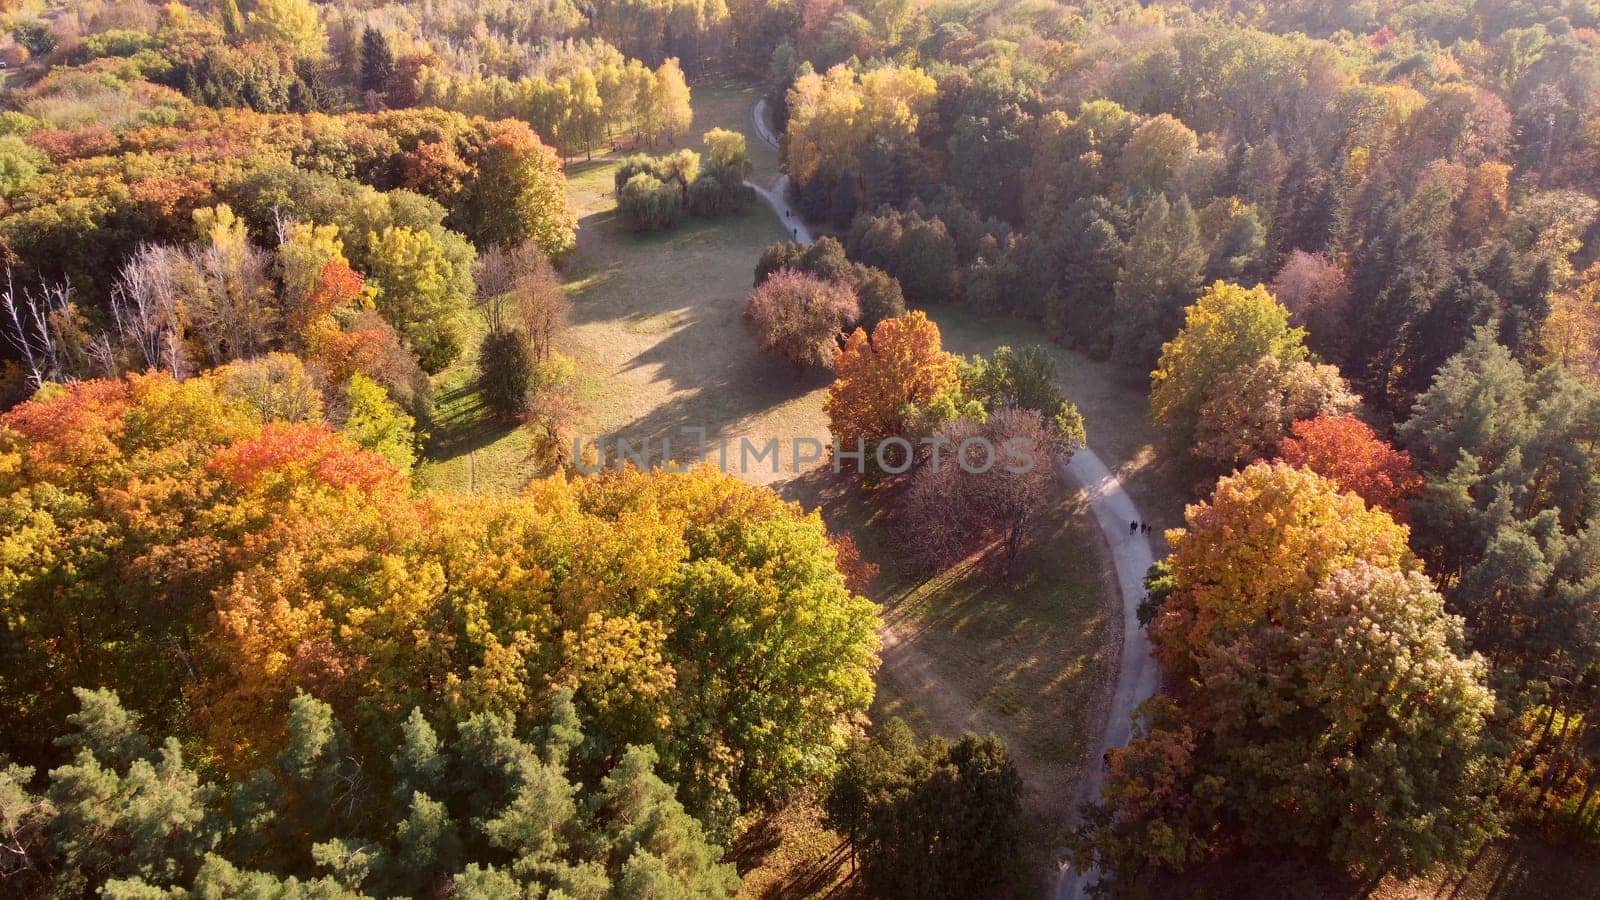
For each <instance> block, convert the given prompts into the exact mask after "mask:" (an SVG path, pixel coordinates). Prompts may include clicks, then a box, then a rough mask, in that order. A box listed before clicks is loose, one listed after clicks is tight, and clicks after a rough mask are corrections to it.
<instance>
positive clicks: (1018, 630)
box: [786, 469, 1120, 890]
mask: <svg viewBox="0 0 1600 900" xmlns="http://www.w3.org/2000/svg"><path fill="white" fill-rule="evenodd" d="M889 490H891V491H892V490H893V489H892V488H891V489H889ZM786 493H788V494H790V495H791V496H794V497H795V498H796V499H799V500H800V501H801V502H802V503H803V504H805V505H806V506H807V507H808V508H809V507H812V506H820V507H821V509H822V514H823V518H824V520H825V521H826V522H827V524H828V527H829V528H830V529H831V530H833V531H836V532H848V533H850V534H853V535H854V536H855V538H856V541H857V544H858V546H859V547H860V550H861V553H862V556H863V557H864V558H865V559H867V560H869V561H871V562H874V563H876V564H877V565H878V566H879V567H880V570H879V576H878V579H877V581H876V583H875V584H874V585H873V590H872V595H873V597H874V599H876V600H877V601H878V602H879V603H880V604H881V606H882V611H883V617H884V620H885V625H886V628H885V630H884V633H883V639H884V650H883V668H882V669H881V670H880V672H879V677H878V697H877V700H876V702H875V704H874V708H873V718H874V719H881V718H883V717H886V716H891V715H893V716H899V717H900V718H902V719H905V720H906V721H907V723H909V724H910V725H911V726H912V728H913V729H914V730H915V731H917V732H918V733H919V734H922V735H925V736H926V735H935V734H937V735H943V736H946V737H956V736H959V735H960V734H962V733H963V732H966V731H974V732H978V733H990V732H993V733H995V734H998V735H999V736H1000V737H1002V738H1003V739H1004V740H1005V741H1006V744H1007V746H1008V748H1009V749H1010V750H1011V753H1012V756H1013V758H1014V759H1015V761H1016V763H1017V767H1018V770H1019V771H1020V773H1021V774H1022V776H1023V780H1024V782H1025V783H1026V793H1025V796H1024V807H1025V816H1024V818H1025V822H1026V826H1027V838H1028V843H1027V846H1026V847H1023V848H1019V849H1020V850H1021V851H1022V852H1024V853H1025V854H1026V855H1027V857H1028V860H1029V863H1030V865H1031V867H1032V869H1033V871H1034V872H1035V873H1037V876H1038V878H1039V880H1040V888H1041V890H1042V889H1043V888H1044V886H1045V884H1046V883H1047V882H1048V879H1049V878H1050V877H1051V876H1052V875H1053V873H1054V865H1053V863H1054V859H1055V853H1056V848H1057V846H1058V843H1059V837H1060V835H1061V832H1062V830H1063V829H1065V828H1066V827H1067V826H1068V824H1069V819H1070V817H1071V815H1072V813H1073V811H1074V807H1075V805H1076V804H1075V799H1074V798H1075V797H1076V796H1077V785H1078V782H1079V780H1080V778H1081V777H1082V775H1083V767H1084V765H1085V764H1086V762H1087V756H1088V755H1090V747H1091V746H1093V745H1094V744H1095V743H1096V742H1097V740H1098V737H1099V731H1100V728H1101V725H1102V723H1103V721H1104V715H1105V701H1106V700H1107V699H1108V691H1107V688H1108V685H1109V684H1110V681H1111V679H1113V678H1114V677H1115V675H1114V672H1115V665H1116V649H1115V648H1116V647H1117V646H1118V645H1119V640H1120V632H1119V629H1118V624H1119V622H1120V618H1118V616H1117V615H1116V613H1115V609H1116V607H1115V606H1114V605H1113V601H1112V600H1111V599H1110V598H1112V597H1114V596H1115V587H1114V586H1113V584H1112V582H1111V581H1110V576H1109V570H1108V566H1107V561H1106V560H1105V558H1104V551H1103V547H1102V544H1101V538H1100V534H1099V532H1098V530H1096V528H1095V526H1094V525H1093V523H1092V521H1091V520H1090V519H1089V518H1088V517H1087V515H1086V514H1085V513H1086V511H1085V510H1084V508H1083V506H1082V499H1081V497H1079V496H1078V495H1077V493H1076V492H1073V491H1067V490H1065V489H1062V490H1060V491H1059V492H1058V494H1057V495H1056V496H1055V497H1054V499H1053V501H1052V502H1051V504H1050V505H1049V506H1048V507H1047V509H1046V510H1045V512H1044V513H1043V514H1042V515H1040V516H1039V518H1038V519H1037V520H1036V522H1035V524H1034V527H1033V528H1032V530H1031V533H1030V534H1029V536H1028V540H1027V542H1026V543H1025V545H1024V547H1023V550H1022V553H1021V555H1020V556H1019V557H1018V560H1017V566H1016V571H1015V572H1014V573H1013V574H1012V575H1011V576H1009V577H1007V576H1005V574H1004V573H1003V572H1001V571H999V570H998V569H997V567H996V566H995V564H994V561H993V560H992V559H988V558H983V557H975V558H973V559H969V560H967V561H966V562H964V563H962V564H960V565H957V566H954V567H952V568H950V569H948V570H946V571H943V572H939V573H935V574H933V575H931V576H930V575H929V574H928V573H925V572H922V571H919V570H917V569H915V568H913V567H911V566H909V565H907V564H906V563H905V562H904V561H903V559H902V557H901V555H900V554H899V552H898V550H897V538H896V531H895V529H896V527H897V526H896V523H895V521H894V519H893V516H892V514H891V513H889V512H886V510H892V509H893V508H894V506H895V499H894V498H893V497H892V496H887V497H869V496H868V495H867V494H866V493H864V492H863V491H862V490H860V489H859V488H857V487H856V486H855V484H854V483H853V482H852V481H851V480H849V479H848V478H844V477H840V476H835V475H833V474H832V473H831V471H828V470H826V469H824V470H818V471H814V472H812V473H810V474H808V475H806V476H804V477H802V478H799V479H796V480H795V481H794V482H792V483H790V484H789V485H787V486H786ZM827 860H828V857H826V856H821V857H817V858H811V859H807V860H805V861H804V863H805V864H804V865H803V866H801V867H800V869H799V871H803V872H811V871H814V870H816V869H817V868H818V867H821V866H824V865H826V863H827Z"/></svg>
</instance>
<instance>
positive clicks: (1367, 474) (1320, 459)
mask: <svg viewBox="0 0 1600 900" xmlns="http://www.w3.org/2000/svg"><path fill="white" fill-rule="evenodd" d="M1290 430H1291V436H1289V437H1286V438H1284V439H1283V440H1282V441H1280V442H1279V443H1278V457H1279V458H1280V459H1282V460H1283V461H1284V462H1286V463H1288V464H1289V465H1291V466H1300V467H1302V468H1306V469H1310V470H1311V471H1313V472H1316V473H1317V474H1318V475H1321V476H1322V477H1324V478H1328V479H1331V480H1332V481H1333V482H1334V483H1336V484H1338V485H1339V488H1340V490H1344V491H1349V492H1350V493H1352V494H1356V495H1357V496H1359V497H1360V498H1361V499H1363V500H1365V501H1367V505H1368V506H1371V507H1374V508H1377V509H1382V510H1383V511H1385V512H1387V513H1389V515H1391V516H1393V517H1394V518H1395V519H1396V520H1397V521H1400V522H1404V521H1405V520H1406V509H1407V503H1408V501H1409V499H1410V497H1411V496H1412V495H1413V494H1415V493H1416V492H1417V491H1418V490H1419V489H1420V488H1421V487H1422V476H1420V475H1418V474H1417V473H1416V472H1415V471H1414V470H1413V469H1412V467H1411V454H1409V453H1407V452H1406V451H1404V450H1396V449H1395V448H1394V447H1392V446H1390V445H1389V443H1388V442H1386V441H1383V440H1380V439H1379V438H1378V436H1377V435H1376V434H1374V433H1373V431H1372V428H1371V426H1369V425H1367V423H1365V422H1363V421H1361V420H1360V419H1356V418H1352V417H1350V416H1318V417H1316V418H1314V419H1302V420H1300V421H1298V422H1295V423H1294V425H1293V427H1292V428H1291V429H1290Z"/></svg>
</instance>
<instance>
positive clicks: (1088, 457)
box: [745, 98, 1160, 900]
mask: <svg viewBox="0 0 1600 900" xmlns="http://www.w3.org/2000/svg"><path fill="white" fill-rule="evenodd" d="M751 116H752V117H753V118H754V120H755V129H756V134H757V135H759V136H760V137H761V139H762V140H764V141H766V142H767V143H768V144H770V145H772V146H773V147H774V148H777V147H778V138H777V137H776V136H775V135H774V134H773V133H772V131H771V129H770V128H769V127H768V125H767V101H766V99H765V98H763V99H761V100H757V101H756V104H755V106H754V107H753V108H752V110H751ZM745 183H746V184H748V185H750V187H751V188H752V189H754V190H755V192H756V193H758V194H760V195H761V196H762V198H763V199H765V200H766V201H767V203H769V204H771V206H772V211H773V212H775V213H777V214H778V218H780V219H781V220H782V221H783V224H784V225H785V226H787V227H788V228H789V231H790V233H791V234H793V235H794V236H795V239H796V240H798V241H801V242H803V243H807V244H809V243H811V229H809V228H807V227H806V225H805V223H804V222H801V221H800V217H799V216H796V215H794V213H793V211H792V210H791V209H790V208H789V203H788V200H787V199H786V195H787V194H788V188H789V176H787V175H779V176H778V180H777V181H776V182H775V183H774V185H773V186H772V188H771V189H767V188H763V187H761V186H760V185H757V184H755V183H753V182H750V181H746V182H745ZM1056 465H1057V466H1058V467H1059V469H1060V471H1061V474H1062V476H1063V477H1065V478H1067V479H1068V480H1070V481H1072V482H1073V483H1075V484H1077V485H1078V486H1079V487H1080V488H1082V489H1083V492H1084V495H1085V497H1087V498H1088V501H1089V508H1090V509H1091V510H1093V511H1094V518H1095V522H1096V523H1098V524H1099V526H1100V532H1101V534H1102V535H1103V536H1104V537H1105V541H1106V545H1107V547H1108V548H1109V549H1110V550H1111V560H1112V564H1113V567H1114V568H1115V569H1116V573H1117V587H1118V589H1119V590H1120V592H1121V594H1122V651H1121V654H1120V656H1119V659H1120V664H1119V667H1118V670H1117V687H1116V692H1115V693H1114V694H1113V695H1112V697H1111V704H1110V707H1109V709H1107V711H1106V723H1105V731H1104V733H1103V735H1102V737H1101V741H1100V748H1099V750H1098V751H1097V752H1096V753H1095V754H1094V758H1093V760H1092V761H1091V763H1090V764H1089V765H1088V767H1087V768H1088V777H1086V778H1084V779H1083V784H1082V785H1081V786H1080V789H1079V796H1078V798H1076V799H1074V800H1071V801H1069V802H1071V803H1072V805H1073V807H1074V810H1075V809H1076V807H1077V805H1078V804H1079V803H1081V802H1086V801H1093V800H1097V799H1099V797H1100V789H1101V787H1102V786H1103V785H1104V783H1105V768H1104V767H1103V766H1102V765H1101V764H1100V760H1101V758H1102V757H1103V756H1104V755H1105V752H1106V751H1107V750H1110V749H1112V748H1114V747H1121V746H1124V745H1126V744H1127V743H1128V741H1129V740H1130V739H1131V738H1132V737H1133V711H1134V709H1135V708H1136V707H1138V705H1139V704H1141V703H1143V702H1144V701H1145V700H1147V699H1149V697H1150V696H1151V695H1152V694H1154V693H1155V692H1156V688H1157V687H1158V686H1159V684H1160V673H1159V671H1158V669H1157V668H1156V660H1155V657H1154V656H1153V655H1152V654H1151V652H1150V638H1149V636H1148V635H1147V634H1146V633H1145V631H1144V629H1143V628H1140V627H1139V601H1140V600H1142V599H1143V598H1144V576H1145V573H1146V572H1148V571H1150V566H1151V565H1152V564H1154V562H1155V551H1154V550H1153V549H1152V547H1151V545H1150V538H1149V537H1148V536H1147V535H1143V534H1140V533H1138V532H1137V531H1133V532H1130V531H1129V529H1128V523H1129V522H1143V521H1144V517H1143V516H1142V515H1140V514H1139V508H1138V507H1137V506H1135V505H1134V503H1133V498H1132V497H1129V496H1128V492H1127V491H1125V490H1123V489H1122V482H1121V481H1118V480H1117V477H1116V476H1115V475H1113V474H1111V470H1110V469H1108V468H1106V464H1105V463H1104V462H1101V461H1100V457H1099V456H1097V455H1095V452H1094V451H1093V450H1090V449H1089V448H1087V447H1085V448H1083V449H1081V450H1079V451H1077V452H1076V453H1074V454H1072V456H1071V458H1070V459H1067V460H1065V461H1062V460H1057V461H1056ZM1097 880H1098V875H1097V873H1096V872H1095V870H1093V869H1089V870H1087V871H1082V872H1080V871H1078V870H1076V869H1073V868H1072V867H1071V866H1063V867H1062V868H1061V874H1060V876H1059V878H1058V879H1057V881H1056V889H1055V900H1079V898H1082V897H1083V896H1084V895H1085V888H1087V887H1088V886H1089V885H1091V884H1094V882H1095V881H1097Z"/></svg>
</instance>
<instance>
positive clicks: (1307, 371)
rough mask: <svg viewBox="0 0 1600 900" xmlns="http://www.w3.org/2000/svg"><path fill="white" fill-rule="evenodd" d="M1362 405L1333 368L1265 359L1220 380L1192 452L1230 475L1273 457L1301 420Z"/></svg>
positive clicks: (1207, 404)
mask: <svg viewBox="0 0 1600 900" xmlns="http://www.w3.org/2000/svg"><path fill="white" fill-rule="evenodd" d="M1359 405H1360V398H1359V397H1357V396H1356V395H1355V394H1352V393H1351V392H1350V390H1349V388H1348V387H1347V386H1346V385H1345V382H1344V379H1343V378H1342V377H1340V375H1339V370H1338V369H1336V368H1334V367H1333V366H1329V365H1318V364H1315V363H1311V362H1308V361H1306V360H1301V361H1300V362H1297V363H1293V364H1290V365H1285V364H1284V363H1283V362H1282V361H1280V360H1279V359H1278V358H1277V357H1274V356H1263V357H1261V358H1260V359H1258V360H1256V361H1255V363H1253V364H1251V365H1246V366H1241V367H1239V368H1236V369H1231V370H1229V371H1227V372H1225V373H1223V375H1222V377H1221V378H1219V379H1217V382H1216V384H1215V386H1214V387H1213V388H1212V396H1210V397H1209V398H1208V399H1207V400H1206V402H1205V404H1204V405H1203V406H1201V407H1200V418H1199V421H1198V422H1197V423H1196V426H1195V435H1194V438H1195V443H1194V447H1193V448H1192V452H1193V454H1194V455H1195V457H1197V458H1198V459H1201V460H1203V461H1205V462H1207V463H1209V464H1211V465H1212V466H1214V467H1216V468H1221V469H1227V468H1230V467H1232V466H1237V465H1241V464H1243V463H1247V462H1249V461H1251V460H1254V459H1260V458H1262V457H1265V456H1266V455H1268V454H1269V453H1270V452H1271V451H1272V449H1273V448H1274V447H1275V446H1276V445H1277V443H1278V442H1279V441H1280V440H1282V439H1283V437H1284V436H1285V435H1287V434H1288V433H1289V430H1290V428H1291V427H1292V425H1293V423H1295V422H1297V421H1299V420H1301V419H1310V418H1315V417H1317V416H1343V415H1346V414H1348V413H1350V412H1353V411H1354V410H1355V409H1356V407H1358V406H1359Z"/></svg>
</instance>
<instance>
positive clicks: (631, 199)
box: [617, 172, 683, 231]
mask: <svg viewBox="0 0 1600 900" xmlns="http://www.w3.org/2000/svg"><path fill="white" fill-rule="evenodd" d="M617 209H618V210H619V211H620V212H621V213H622V218H623V221H625V222H627V223H628V227H629V228H631V229H633V230H634V231H660V230H662V229H666V228H671V227H672V226H674V225H676V224H678V220H679V219H680V218H682V217H683V195H682V194H681V193H679V191H678V189H677V188H675V187H673V186H672V185H670V184H665V183H663V182H662V181H661V179H659V178H657V177H655V176H654V175H649V174H646V173H643V172H641V173H639V174H638V175H635V176H633V177H632V178H629V179H628V182H627V184H624V185H623V186H622V190H621V191H619V192H618V193H617Z"/></svg>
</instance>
